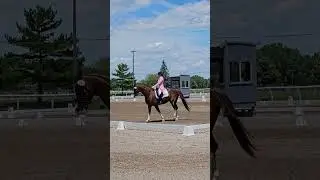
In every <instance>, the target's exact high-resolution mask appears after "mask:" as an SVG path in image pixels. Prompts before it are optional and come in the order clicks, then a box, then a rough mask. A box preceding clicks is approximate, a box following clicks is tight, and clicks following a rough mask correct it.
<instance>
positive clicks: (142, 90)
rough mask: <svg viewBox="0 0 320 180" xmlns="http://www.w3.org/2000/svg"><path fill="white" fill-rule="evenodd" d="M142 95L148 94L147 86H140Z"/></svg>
mask: <svg viewBox="0 0 320 180" xmlns="http://www.w3.org/2000/svg"><path fill="white" fill-rule="evenodd" d="M140 92H141V93H142V94H143V95H144V96H146V97H147V96H149V94H150V93H149V89H147V88H141V91H140Z"/></svg>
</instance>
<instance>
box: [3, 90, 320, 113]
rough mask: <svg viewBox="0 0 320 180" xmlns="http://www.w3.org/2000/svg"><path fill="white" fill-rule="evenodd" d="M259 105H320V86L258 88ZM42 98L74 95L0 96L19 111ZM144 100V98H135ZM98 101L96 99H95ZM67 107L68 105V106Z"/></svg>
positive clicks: (197, 94)
mask: <svg viewBox="0 0 320 180" xmlns="http://www.w3.org/2000/svg"><path fill="white" fill-rule="evenodd" d="M257 90H258V93H257V104H258V105H259V104H283V105H286V106H288V105H292V104H310V105H320V85H313V86H282V87H281V86H279V87H259V88H257ZM209 92H210V89H209V88H206V89H191V94H190V100H192V99H198V100H203V98H205V99H206V101H208V100H209V98H210V93H209ZM110 95H111V97H110V100H111V101H117V100H118V101H119V100H120V101H121V100H132V99H133V91H111V92H110ZM38 97H42V99H43V101H50V102H51V106H52V108H54V104H55V102H56V101H71V100H72V99H73V97H74V94H73V93H64V94H62V93H57V94H42V95H39V94H0V104H1V103H3V102H6V103H7V102H11V103H16V107H17V109H19V103H20V102H26V101H30V102H31V101H33V102H35V101H36V100H37V98H38ZM135 98H136V99H138V100H139V99H143V97H142V96H138V97H135ZM95 99H96V98H95ZM66 106H67V105H66Z"/></svg>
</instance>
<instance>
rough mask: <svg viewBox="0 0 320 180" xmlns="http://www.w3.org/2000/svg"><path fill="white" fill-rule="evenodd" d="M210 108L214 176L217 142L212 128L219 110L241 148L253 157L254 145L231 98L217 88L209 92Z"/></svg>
mask: <svg viewBox="0 0 320 180" xmlns="http://www.w3.org/2000/svg"><path fill="white" fill-rule="evenodd" d="M210 96H211V100H210V109H211V112H210V113H211V115H210V116H211V118H210V121H211V122H210V132H211V136H210V152H211V155H210V158H211V160H210V165H211V177H212V178H213V177H214V175H215V174H214V172H215V171H216V169H217V167H216V151H217V149H218V143H217V141H216V139H215V137H214V134H213V129H214V126H215V124H216V122H217V119H218V116H219V114H220V110H221V109H223V110H224V113H223V115H224V116H225V117H227V118H228V121H229V124H230V126H231V129H232V131H233V133H234V135H235V136H236V138H237V140H238V142H239V144H240V146H241V147H242V148H243V150H244V151H245V152H246V153H247V154H248V155H249V156H251V157H253V158H255V157H256V156H255V150H256V148H255V146H254V145H253V144H252V143H251V139H250V138H251V137H252V136H250V135H249V133H248V131H247V130H246V128H245V127H244V126H243V124H242V122H241V121H240V119H239V118H238V117H237V112H236V110H235V109H234V107H233V104H232V102H231V100H230V99H229V98H228V96H227V95H225V94H224V93H222V92H218V90H217V89H213V90H211V92H210Z"/></svg>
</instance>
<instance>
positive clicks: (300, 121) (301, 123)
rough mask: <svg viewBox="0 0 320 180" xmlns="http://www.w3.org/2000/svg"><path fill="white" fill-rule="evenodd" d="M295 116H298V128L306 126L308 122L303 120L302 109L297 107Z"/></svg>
mask: <svg viewBox="0 0 320 180" xmlns="http://www.w3.org/2000/svg"><path fill="white" fill-rule="evenodd" d="M294 114H295V116H296V126H306V125H307V122H306V120H305V119H304V118H303V115H304V113H303V110H302V108H301V107H296V109H295V113H294Z"/></svg>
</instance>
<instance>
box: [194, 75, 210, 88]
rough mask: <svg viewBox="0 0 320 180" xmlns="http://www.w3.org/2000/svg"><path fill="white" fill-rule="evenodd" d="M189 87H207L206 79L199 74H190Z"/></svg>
mask: <svg viewBox="0 0 320 180" xmlns="http://www.w3.org/2000/svg"><path fill="white" fill-rule="evenodd" d="M190 79H191V88H193V89H201V88H207V87H208V83H209V82H208V80H207V79H205V78H203V77H201V76H199V75H194V76H191V78H190Z"/></svg>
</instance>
